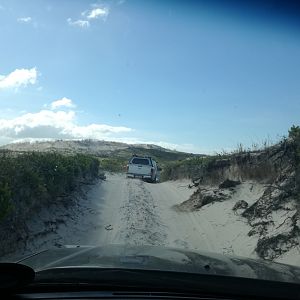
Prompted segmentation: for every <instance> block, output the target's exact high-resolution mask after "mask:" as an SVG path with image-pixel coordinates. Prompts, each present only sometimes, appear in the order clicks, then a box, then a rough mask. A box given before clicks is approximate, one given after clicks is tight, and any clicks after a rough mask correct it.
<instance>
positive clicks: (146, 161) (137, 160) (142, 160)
mask: <svg viewBox="0 0 300 300" xmlns="http://www.w3.org/2000/svg"><path fill="white" fill-rule="evenodd" d="M131 163H132V164H136V165H149V159H147V158H134V159H133V160H132V161H131Z"/></svg>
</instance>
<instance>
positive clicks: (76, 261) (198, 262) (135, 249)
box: [18, 245, 300, 283]
mask: <svg viewBox="0 0 300 300" xmlns="http://www.w3.org/2000/svg"><path fill="white" fill-rule="evenodd" d="M18 263H22V264H25V265H27V266H29V267H31V268H33V269H34V270H35V271H36V272H38V271H44V270H47V269H53V268H70V267H89V268H90V267H97V268H112V269H132V270H137V269H138V270H159V271H172V272H187V273H196V274H210V275H220V276H234V277H243V278H253V279H263V280H272V281H274V280H275V281H285V282H294V283H300V268H299V267H295V266H289V265H284V264H279V263H273V262H269V261H261V260H255V259H249V258H242V257H235V256H225V255H219V254H215V253H207V252H198V251H197V252H196V251H187V250H183V249H174V248H166V247H159V246H129V245H105V246H64V247H62V248H56V249H49V250H46V251H42V252H39V253H35V254H33V255H31V256H29V257H26V258H24V259H22V260H19V261H18Z"/></svg>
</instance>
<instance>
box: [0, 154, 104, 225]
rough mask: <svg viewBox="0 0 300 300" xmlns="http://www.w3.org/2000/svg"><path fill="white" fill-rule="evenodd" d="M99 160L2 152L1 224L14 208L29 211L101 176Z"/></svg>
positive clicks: (0, 158) (0, 181)
mask: <svg viewBox="0 0 300 300" xmlns="http://www.w3.org/2000/svg"><path fill="white" fill-rule="evenodd" d="M98 173H99V160H98V159H96V158H94V157H91V156H88V155H83V154H77V155H70V156H67V155H63V154H58V153H38V152H34V153H25V154H13V153H9V152H0V221H1V220H2V219H3V218H5V216H7V214H8V212H9V211H10V210H11V209H12V207H14V209H15V210H16V212H18V211H20V210H21V209H22V210H23V211H28V213H29V212H30V210H31V208H35V207H38V206H41V205H42V203H43V202H49V201H56V200H57V199H58V197H60V196H63V195H66V194H69V193H70V192H72V191H73V190H74V189H76V187H78V186H79V184H80V183H81V182H83V181H90V180H92V179H94V178H96V177H97V176H98Z"/></svg>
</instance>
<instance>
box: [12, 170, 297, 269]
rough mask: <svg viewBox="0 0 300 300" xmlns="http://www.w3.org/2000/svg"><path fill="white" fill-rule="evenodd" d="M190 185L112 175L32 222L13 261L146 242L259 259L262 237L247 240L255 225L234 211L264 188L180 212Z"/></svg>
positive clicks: (240, 190) (250, 186)
mask: <svg viewBox="0 0 300 300" xmlns="http://www.w3.org/2000/svg"><path fill="white" fill-rule="evenodd" d="M189 184H190V182H189V181H188V180H182V181H169V182H163V183H157V184H152V183H147V182H144V181H142V180H139V179H128V178H126V177H125V174H108V175H107V180H106V181H100V182H99V183H97V184H95V185H93V186H91V187H90V188H89V189H88V192H87V193H86V196H85V197H83V198H80V197H79V198H78V200H76V201H75V202H74V203H75V205H71V206H68V207H62V206H55V205H54V206H52V207H51V208H47V209H45V210H44V211H42V212H40V214H39V216H38V217H37V218H35V219H34V220H32V221H30V222H29V223H28V230H29V232H28V235H29V237H30V239H29V240H28V241H27V243H26V247H25V248H26V249H25V250H20V251H18V253H12V254H11V256H10V257H14V258H15V257H20V256H22V255H26V254H30V253H32V252H36V251H40V250H44V249H48V248H50V247H53V246H60V245H106V244H130V245H145V244H146V245H161V246H169V247H176V248H186V249H191V250H192V249H194V250H201V251H209V252H216V253H223V254H234V255H240V256H246V257H253V258H256V257H257V255H256V253H255V247H256V244H257V237H256V236H251V237H249V236H248V232H249V230H250V229H251V227H250V226H249V225H248V224H247V222H246V220H245V219H244V218H242V217H241V216H239V215H237V214H235V212H234V211H233V210H232V208H233V206H234V205H235V204H236V202H237V201H238V200H240V199H247V200H248V202H249V203H250V204H251V203H252V202H254V201H255V199H258V198H259V197H260V196H261V194H262V193H263V191H264V188H263V186H262V185H260V184H258V183H254V182H245V183H243V184H241V185H240V186H238V187H237V188H236V190H235V193H234V194H233V196H232V198H231V199H228V200H226V201H223V202H217V203H211V204H208V205H205V206H204V207H202V208H201V209H200V210H197V211H191V212H180V211H178V210H176V209H174V208H173V206H174V205H176V204H180V203H182V202H184V201H185V200H187V199H189V197H190V196H191V194H192V193H193V192H194V189H189V188H188V185H189ZM297 251H298V252H299V250H297ZM298 252H297V253H298ZM297 253H296V254H295V253H294V252H291V253H290V252H289V253H288V255H285V256H284V257H281V258H279V259H278V260H279V261H281V262H289V261H292V262H293V263H294V264H299V263H300V261H299V259H298V260H297V261H296V262H294V260H295V257H297V255H298V254H297Z"/></svg>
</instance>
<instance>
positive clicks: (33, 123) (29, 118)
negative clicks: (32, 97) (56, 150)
mask: <svg viewBox="0 0 300 300" xmlns="http://www.w3.org/2000/svg"><path fill="white" fill-rule="evenodd" d="M75 119H76V113H75V112H74V111H68V112H65V111H51V110H41V111H39V112H37V113H26V114H23V115H21V116H19V117H16V118H12V119H0V136H1V137H3V138H11V139H13V140H14V139H20V138H37V139H40V138H54V139H86V138H92V139H104V138H108V137H110V136H113V135H115V134H119V133H125V132H130V131H132V129H131V128H128V127H123V126H110V125H105V124H89V125H86V126H80V125H77V124H76V123H75Z"/></svg>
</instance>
